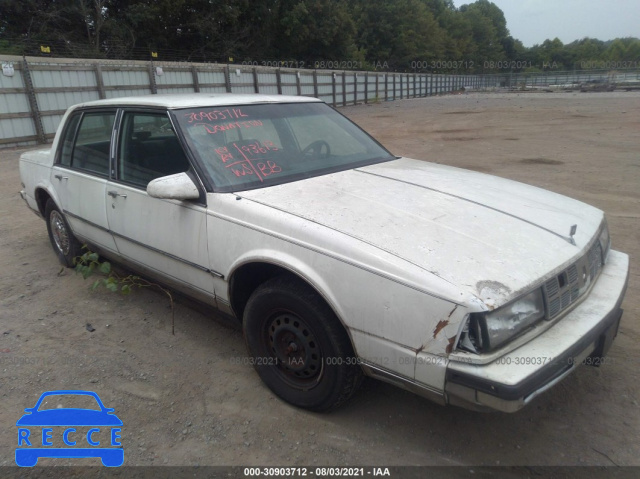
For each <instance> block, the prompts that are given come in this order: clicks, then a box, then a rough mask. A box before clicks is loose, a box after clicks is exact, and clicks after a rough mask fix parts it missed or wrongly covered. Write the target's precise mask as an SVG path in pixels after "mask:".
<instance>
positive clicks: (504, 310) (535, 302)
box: [459, 289, 544, 353]
mask: <svg viewBox="0 0 640 479" xmlns="http://www.w3.org/2000/svg"><path fill="white" fill-rule="evenodd" d="M542 319H544V300H543V299H542V290H541V289H536V290H535V291H532V292H531V293H529V294H527V295H526V296H524V297H522V298H520V299H518V300H516V301H514V302H512V303H509V304H507V305H505V306H502V307H501V308H498V309H496V310H495V311H490V312H486V313H473V314H471V315H470V316H469V320H468V322H467V324H466V325H465V328H464V329H463V331H462V335H461V336H460V342H459V346H460V347H461V348H462V349H465V350H467V351H471V352H474V353H484V352H488V351H492V350H494V349H497V348H499V347H500V346H502V345H503V344H504V343H506V342H508V341H511V340H512V339H513V338H515V337H516V336H518V335H520V334H522V333H523V332H524V331H525V330H527V329H528V328H529V327H531V326H532V325H533V324H535V323H537V322H538V321H540V320H542Z"/></svg>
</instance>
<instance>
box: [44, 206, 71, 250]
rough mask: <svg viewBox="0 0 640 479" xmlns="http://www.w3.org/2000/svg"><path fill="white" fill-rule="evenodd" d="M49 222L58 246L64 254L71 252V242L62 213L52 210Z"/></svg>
mask: <svg viewBox="0 0 640 479" xmlns="http://www.w3.org/2000/svg"><path fill="white" fill-rule="evenodd" d="M49 224H50V225H51V236H52V237H53V241H54V242H55V244H56V248H58V251H60V252H61V253H62V254H64V255H66V254H69V249H70V243H71V242H70V238H69V232H68V231H67V227H66V226H65V223H64V218H63V217H62V215H61V214H60V213H59V212H58V211H55V210H54V211H52V212H51V216H50V217H49Z"/></svg>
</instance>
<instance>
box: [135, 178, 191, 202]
mask: <svg viewBox="0 0 640 479" xmlns="http://www.w3.org/2000/svg"><path fill="white" fill-rule="evenodd" d="M147 194H148V195H149V196H153V197H154V198H163V199H167V200H195V199H197V198H199V197H200V192H199V191H198V188H197V187H196V185H195V183H194V182H193V180H192V179H191V178H189V175H187V174H186V173H176V174H175V175H169V176H163V177H161V178H156V179H155V180H152V181H150V182H149V184H148V185H147Z"/></svg>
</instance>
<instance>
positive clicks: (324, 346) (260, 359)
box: [243, 276, 363, 411]
mask: <svg viewBox="0 0 640 479" xmlns="http://www.w3.org/2000/svg"><path fill="white" fill-rule="evenodd" d="M243 329H244V335H245V341H246V344H247V348H248V350H249V354H250V356H251V360H252V362H253V364H254V367H255V369H256V371H257V372H258V374H259V375H260V378H261V379H262V380H263V381H264V383H265V384H266V385H267V386H268V387H269V388H270V389H271V390H272V391H273V392H274V393H275V394H276V395H278V396H279V397H280V398H282V399H284V400H285V401H287V402H289V403H291V404H293V405H294V406H298V407H301V408H305V409H310V410H312V411H326V410H328V409H332V408H335V407H337V406H339V405H340V404H342V403H344V402H345V401H346V400H348V399H349V398H350V397H351V396H352V395H353V393H354V392H355V391H356V389H357V388H358V386H359V384H360V382H361V380H362V376H363V375H362V370H361V368H360V366H359V363H358V361H357V359H356V358H355V355H354V352H353V348H352V346H351V342H350V340H349V337H348V336H347V334H346V332H345V330H344V328H343V326H342V324H341V323H340V321H339V320H338V318H337V317H336V315H335V314H334V313H333V311H332V310H331V308H329V306H328V305H327V304H326V303H325V301H324V300H323V299H322V298H321V297H320V296H319V295H318V294H317V293H316V292H315V291H313V289H311V288H310V287H309V286H308V285H306V284H304V283H302V282H301V281H299V280H297V279H294V278H290V277H287V276H280V277H277V278H273V279H271V280H269V281H267V282H266V283H264V284H262V285H261V286H259V287H258V288H257V289H256V290H255V291H254V293H253V294H252V295H251V297H250V298H249V301H248V303H247V306H246V308H245V311H244V318H243Z"/></svg>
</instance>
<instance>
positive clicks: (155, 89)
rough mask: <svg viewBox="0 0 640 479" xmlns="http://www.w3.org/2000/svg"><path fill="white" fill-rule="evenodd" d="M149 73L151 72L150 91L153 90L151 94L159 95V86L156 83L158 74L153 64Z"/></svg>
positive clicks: (151, 63) (150, 65) (150, 64)
mask: <svg viewBox="0 0 640 479" xmlns="http://www.w3.org/2000/svg"><path fill="white" fill-rule="evenodd" d="M148 72H149V89H150V90H151V93H153V94H154V95H156V94H157V93H158V85H157V83H156V72H155V68H154V67H153V62H149V69H148Z"/></svg>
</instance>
